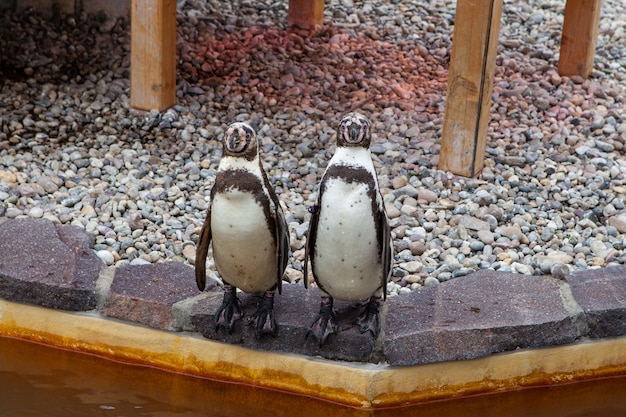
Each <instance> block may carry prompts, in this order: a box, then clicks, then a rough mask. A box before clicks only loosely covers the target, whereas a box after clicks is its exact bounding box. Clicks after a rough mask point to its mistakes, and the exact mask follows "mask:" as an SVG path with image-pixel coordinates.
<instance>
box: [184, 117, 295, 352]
mask: <svg viewBox="0 0 626 417" xmlns="http://www.w3.org/2000/svg"><path fill="white" fill-rule="evenodd" d="M210 244H212V245H213V258H214V260H215V266H216V268H217V272H218V273H219V275H220V277H221V278H222V281H223V283H224V298H223V301H222V304H221V306H220V307H219V309H218V310H217V312H216V314H215V329H216V331H219V329H220V328H221V327H224V328H225V329H226V330H227V331H228V333H232V329H233V324H234V322H235V321H236V320H238V319H239V318H241V317H242V316H243V313H242V311H241V306H240V301H239V299H238V298H237V288H238V289H240V290H242V291H244V292H246V293H262V294H263V297H262V299H261V301H260V302H259V304H258V307H257V310H256V312H255V313H254V314H253V316H252V317H251V318H250V320H249V322H248V324H250V325H254V330H255V337H256V338H257V340H258V339H260V338H261V335H262V334H266V333H269V334H272V336H274V337H275V336H276V332H277V329H278V326H277V323H276V320H275V317H274V293H275V291H276V290H278V292H279V293H280V292H281V288H282V285H281V284H282V278H283V273H284V271H285V268H286V266H287V262H288V259H289V258H288V251H289V232H288V229H287V222H286V221H285V215H284V213H283V210H282V208H281V206H280V203H279V202H278V198H277V197H276V193H275V192H274V189H273V188H272V187H271V185H270V182H269V181H268V178H267V174H266V172H265V170H264V169H263V166H262V165H261V161H260V158H259V143H258V140H257V136H256V133H255V131H254V130H253V129H252V128H251V127H250V126H249V125H247V124H245V123H233V124H232V125H230V126H229V127H228V129H227V130H226V133H225V134H224V140H223V154H222V159H221V160H220V163H219V166H218V169H217V174H216V176H215V184H214V185H213V188H212V189H211V194H210V204H209V208H208V210H207V214H206V220H205V222H204V224H203V226H202V229H201V231H200V236H199V239H198V246H197V248H196V263H195V275H196V283H197V284H198V288H199V289H200V291H203V290H204V288H205V286H206V258H207V252H208V248H209V245H210Z"/></svg>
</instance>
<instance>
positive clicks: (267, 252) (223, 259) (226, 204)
mask: <svg viewBox="0 0 626 417" xmlns="http://www.w3.org/2000/svg"><path fill="white" fill-rule="evenodd" d="M211 231H212V239H213V256H214V258H215V264H216V267H217V270H218V272H219V273H220V276H221V277H222V279H223V280H224V281H226V282H227V283H229V284H231V285H234V286H235V287H237V288H240V289H242V290H243V291H245V292H260V291H266V290H269V289H270V288H271V287H273V286H274V285H275V284H276V276H277V274H276V240H275V237H274V233H273V232H272V231H271V230H270V226H269V223H268V219H267V218H266V212H265V210H264V209H263V207H262V205H261V203H260V202H259V201H258V200H257V199H256V198H255V197H254V195H252V194H251V193H245V192H241V191H239V190H230V191H228V192H225V193H221V194H216V195H215V197H214V200H213V204H212V206H211Z"/></svg>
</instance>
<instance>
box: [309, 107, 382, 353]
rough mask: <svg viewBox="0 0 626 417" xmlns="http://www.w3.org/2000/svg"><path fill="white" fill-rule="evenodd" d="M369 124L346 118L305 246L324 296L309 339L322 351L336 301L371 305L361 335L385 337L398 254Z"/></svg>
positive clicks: (357, 116)
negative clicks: (383, 322)
mask: <svg viewBox="0 0 626 417" xmlns="http://www.w3.org/2000/svg"><path fill="white" fill-rule="evenodd" d="M370 128H371V125H370V122H369V120H368V119H367V118H366V117H365V116H364V115H362V114H359V113H349V114H347V115H346V116H345V117H343V118H342V120H341V122H340V123H339V129H338V132H337V149H336V151H335V153H334V155H333V157H332V158H331V160H330V162H329V163H328V166H327V167H326V170H325V172H324V174H323V176H322V180H321V182H320V185H319V192H318V196H317V201H316V203H315V205H314V206H313V207H312V208H311V210H310V211H311V219H310V222H309V231H308V237H307V243H306V246H305V261H304V284H305V286H307V280H308V278H307V277H308V262H309V260H310V263H311V269H312V272H313V278H314V280H315V282H316V283H317V286H318V287H319V290H320V293H321V303H320V310H319V314H318V315H317V316H316V317H315V319H314V320H313V322H312V324H311V325H310V327H309V329H308V331H307V333H306V338H307V339H308V337H309V336H313V337H315V338H316V339H317V341H318V344H319V346H320V347H321V346H322V345H323V344H324V342H325V341H326V338H327V337H328V336H329V335H330V334H332V333H335V332H336V330H337V327H336V323H335V313H334V311H333V299H335V298H337V299H340V300H344V301H348V302H360V303H363V302H366V303H367V304H366V306H365V309H364V311H363V312H362V314H361V315H360V316H359V318H358V319H357V324H358V325H359V326H360V331H361V333H365V332H368V331H369V332H370V333H371V334H372V336H373V337H374V338H377V337H378V334H379V333H380V308H381V306H382V303H383V301H384V300H385V299H386V294H387V291H386V290H387V282H388V280H389V277H390V275H391V269H392V262H393V252H392V251H393V248H392V246H391V244H390V241H391V230H390V227H389V221H388V219H387V213H386V212H385V205H384V202H383V198H382V195H381V194H380V190H379V188H378V178H377V176H376V171H375V169H374V164H373V162H372V157H371V154H370V150H369V146H370V141H371V139H370Z"/></svg>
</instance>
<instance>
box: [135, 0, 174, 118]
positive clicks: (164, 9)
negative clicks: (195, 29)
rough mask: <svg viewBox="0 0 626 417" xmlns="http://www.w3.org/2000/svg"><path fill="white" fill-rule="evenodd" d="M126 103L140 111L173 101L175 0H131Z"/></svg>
mask: <svg viewBox="0 0 626 417" xmlns="http://www.w3.org/2000/svg"><path fill="white" fill-rule="evenodd" d="M130 42H131V45H130V52H131V57H130V102H131V105H132V106H133V107H134V108H137V109H141V110H152V109H156V110H159V111H162V110H165V109H167V108H168V107H171V106H173V105H174V104H175V103H176V0H132V3H131V28H130Z"/></svg>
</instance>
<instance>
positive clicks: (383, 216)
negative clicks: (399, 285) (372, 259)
mask: <svg viewBox="0 0 626 417" xmlns="http://www.w3.org/2000/svg"><path fill="white" fill-rule="evenodd" d="M377 217H378V224H379V225H380V230H381V232H382V233H381V237H380V247H381V258H382V259H381V262H382V266H383V274H382V277H381V286H382V289H383V300H386V299H387V283H388V282H389V277H390V276H391V269H392V264H393V248H392V246H391V227H390V226H389V222H388V221H387V213H386V212H385V208H384V206H383V207H382V208H381V209H379V210H378V213H377Z"/></svg>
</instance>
